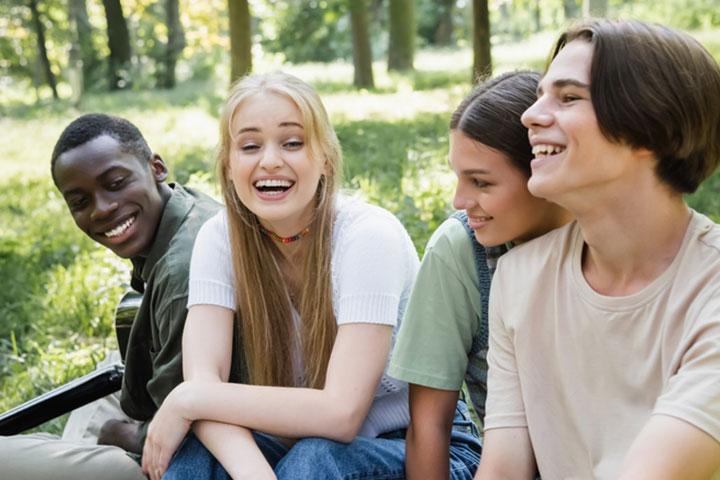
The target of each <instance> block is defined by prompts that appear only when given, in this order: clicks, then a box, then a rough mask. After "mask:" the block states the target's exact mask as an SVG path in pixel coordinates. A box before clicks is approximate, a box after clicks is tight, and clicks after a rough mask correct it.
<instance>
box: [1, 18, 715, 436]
mask: <svg viewBox="0 0 720 480" xmlns="http://www.w3.org/2000/svg"><path fill="white" fill-rule="evenodd" d="M698 37H699V38H700V40H701V41H702V42H703V43H705V44H706V45H708V48H710V49H711V50H712V51H713V52H714V54H715V55H716V56H720V32H710V33H702V34H699V35H698ZM552 39H553V35H552V34H541V35H538V36H537V37H535V38H533V39H531V40H529V41H528V42H524V43H523V44H516V45H498V46H497V47H495V48H494V51H493V54H494V60H495V64H496V72H497V73H500V72H502V71H507V70H510V69H513V68H528V67H534V68H541V66H542V64H543V62H544V59H545V56H546V54H547V52H548V50H549V48H550V45H551V43H552ZM470 65H471V52H470V51H469V50H433V51H421V52H419V54H418V55H417V58H416V68H417V71H416V72H415V73H413V74H409V75H396V74H392V75H391V74H388V73H387V72H386V69H385V65H384V63H383V62H377V63H376V64H375V66H374V71H375V76H376V84H377V88H376V89H374V90H370V91H366V90H363V91H356V90H354V89H353V88H351V87H350V83H351V79H352V66H351V65H350V64H348V63H345V62H337V63H333V64H329V65H321V64H303V65H288V66H282V68H283V69H284V70H286V71H288V72H290V73H293V74H296V75H298V76H300V77H301V78H303V79H305V80H307V81H309V82H311V83H312V84H313V85H315V86H316V88H317V89H318V91H319V92H320V94H321V96H322V98H323V101H324V102H325V104H326V106H327V108H328V111H329V112H330V115H331V118H332V120H333V123H334V125H335V127H336V130H337V133H338V136H339V138H340V140H341V143H342V146H343V151H344V156H345V166H344V178H345V180H344V187H345V188H346V189H349V190H353V191H359V192H361V193H362V194H363V195H365V196H366V197H367V198H368V199H369V200H370V201H372V202H374V203H377V204H379V205H382V206H384V207H386V208H388V209H389V210H391V211H393V212H394V213H395V214H396V215H397V216H398V217H399V218H400V220H401V221H402V222H403V223H404V224H405V226H406V227H407V229H408V231H409V232H410V235H411V237H412V238H413V241H414V242H415V245H416V247H417V249H418V251H419V252H422V250H423V248H424V245H425V242H426V241H427V239H428V237H429V235H430V234H431V233H432V231H433V230H434V229H435V228H436V227H437V226H438V225H439V223H440V222H442V221H443V220H444V219H445V217H446V215H447V213H448V212H449V211H450V200H451V198H452V190H453V187H454V176H453V175H452V173H451V172H450V171H449V169H448V167H447V164H446V162H447V150H448V143H447V124H448V121H449V116H450V112H451V111H452V110H453V109H454V108H455V106H456V105H457V104H458V102H459V101H460V99H461V98H462V97H463V96H464V95H465V94H466V93H467V92H468V91H469V89H470V82H469V77H470ZM277 68H279V66H278V65H276V64H273V63H272V62H271V61H269V60H264V61H261V62H259V64H258V65H257V66H256V70H257V71H269V70H275V69H277ZM226 87H227V85H226V84H225V82H224V80H207V81H202V82H201V81H190V82H185V83H183V84H181V85H179V86H178V88H176V89H175V90H172V91H130V92H117V93H112V94H109V93H105V94H90V95H88V96H87V97H86V98H84V99H83V102H82V104H81V105H80V106H79V107H75V106H72V105H70V104H69V102H68V101H67V100H61V101H59V102H52V101H47V100H42V101H40V102H39V103H33V102H30V101H27V100H25V97H27V93H25V95H24V96H23V95H21V94H20V93H19V92H18V91H14V90H12V89H8V90H7V91H3V92H0V173H1V174H2V177H1V178H0V411H4V410H6V409H8V408H10V407H12V406H14V405H16V404H18V403H20V402H22V401H25V400H27V399H29V398H32V397H33V396H36V395H37V394H39V393H41V392H43V391H46V390H48V389H50V388H51V387H52V386H54V385H58V384H61V383H63V382H66V381H68V380H69V379H71V378H74V377H76V376H79V375H81V374H83V373H85V372H87V371H89V370H91V369H92V368H93V367H94V366H95V364H96V363H97V362H98V361H100V360H101V359H102V358H103V357H104V355H105V353H106V351H107V349H108V348H110V347H111V346H112V345H113V343H114V339H113V336H112V335H113V334H112V326H111V318H112V314H113V310H114V307H115V303H116V302H117V299H118V298H119V295H120V294H121V292H122V291H123V289H124V288H125V287H126V285H125V282H127V280H128V271H129V266H128V264H127V263H126V262H124V261H120V260H118V259H116V258H115V257H113V256H112V255H111V254H110V253H108V252H106V251H105V250H103V249H101V248H99V247H97V246H96V245H94V244H93V243H92V242H91V241H89V240H88V239H86V238H84V237H83V235H82V234H81V233H80V232H79V231H77V229H76V227H75V226H74V224H73V223H72V220H71V218H70V215H69V214H68V212H67V211H66V208H65V205H64V203H63V201H62V199H61V198H60V197H59V195H58V194H57V192H56V191H55V189H54V187H53V186H52V185H51V181H50V176H49V162H50V155H51V150H52V148H53V145H54V142H55V140H56V139H57V137H58V136H59V134H60V132H61V131H62V129H63V128H64V127H65V126H66V125H67V124H68V123H69V122H70V121H71V120H72V119H73V118H75V117H76V116H78V115H79V114H82V113H86V112H90V111H102V112H106V113H111V114H116V115H120V116H124V117H126V118H128V119H130V120H131V121H132V122H133V123H135V124H136V125H138V126H139V127H140V129H141V130H142V131H143V133H144V134H145V136H146V138H147V140H148V142H149V144H150V146H151V147H152V148H153V149H154V150H155V151H156V152H158V153H159V154H160V155H161V156H163V158H164V159H165V160H166V162H167V163H168V165H169V166H170V168H171V172H172V175H173V176H174V178H176V179H178V180H179V181H181V182H183V183H191V184H193V185H196V186H199V187H200V188H203V189H206V190H208V191H211V192H212V191H214V190H215V187H214V181H213V179H212V173H211V172H212V170H213V155H214V149H215V145H216V144H217V139H218V131H217V117H218V112H219V108H220V106H221V103H222V101H223V97H224V92H225V90H226ZM689 201H690V203H691V204H692V205H693V206H694V207H696V208H697V209H699V210H700V211H702V212H705V213H708V214H710V215H712V216H713V217H714V218H715V220H716V221H720V174H718V173H716V174H715V175H714V176H713V177H712V178H711V179H710V180H709V181H708V182H706V184H705V185H704V186H703V187H702V188H701V189H700V191H699V192H698V193H696V194H695V195H693V196H691V197H690V199H689ZM61 428H62V420H60V421H56V422H54V423H51V424H49V425H46V426H44V427H43V429H46V430H50V431H54V432H58V431H60V429H61Z"/></svg>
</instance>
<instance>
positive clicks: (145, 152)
mask: <svg viewBox="0 0 720 480" xmlns="http://www.w3.org/2000/svg"><path fill="white" fill-rule="evenodd" d="M103 135H108V136H110V137H112V138H114V139H115V140H117V142H118V143H119V144H120V149H121V150H122V151H123V152H126V153H130V154H132V155H134V156H136V157H137V158H138V159H141V160H148V159H150V157H151V156H152V150H150V147H149V146H148V144H147V142H146V141H145V138H144V137H143V135H142V133H140V130H139V129H138V128H137V127H136V126H135V125H133V124H132V123H130V122H129V121H128V120H126V119H124V118H121V117H115V116H112V115H106V114H104V113H87V114H85V115H82V116H80V117H78V118H76V119H75V120H73V121H72V122H71V123H70V125H68V126H67V127H65V130H63V132H62V133H61V134H60V138H58V141H57V142H56V143H55V148H53V152H52V158H51V160H50V173H51V174H52V176H53V179H54V178H55V162H56V161H57V159H58V157H59V156H60V155H62V154H63V153H65V152H67V151H68V150H72V149H73V148H76V147H79V146H80V145H84V144H85V143H87V142H89V141H90V140H93V139H95V138H97V137H100V136H103Z"/></svg>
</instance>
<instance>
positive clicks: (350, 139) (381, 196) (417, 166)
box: [336, 115, 453, 253]
mask: <svg viewBox="0 0 720 480" xmlns="http://www.w3.org/2000/svg"><path fill="white" fill-rule="evenodd" d="M336 131H337V133H338V137H339V139H340V143H341V144H342V146H343V151H344V157H345V168H344V176H345V185H347V186H348V187H349V188H351V189H356V190H360V191H361V192H363V193H364V194H365V196H366V197H367V198H368V200H369V201H370V202H372V203H376V204H378V205H381V206H382V207H384V208H387V209H388V210H390V211H391V212H393V213H394V214H395V215H397V216H398V218H399V219H400V221H402V222H403V224H404V225H405V227H406V228H407V230H408V232H409V233H410V237H411V238H412V239H413V242H414V243H415V247H416V248H417V249H418V251H419V252H421V253H422V251H423V250H424V248H425V244H426V243H427V240H428V238H429V237H430V234H432V232H433V231H434V230H435V228H437V227H438V226H439V225H440V223H442V221H443V220H444V219H445V218H446V217H447V214H448V212H449V209H450V206H449V199H450V198H451V192H452V182H453V179H452V175H451V174H450V172H449V169H448V168H447V165H446V158H447V149H448V144H447V118H446V117H445V116H442V115H426V116H423V117H421V118H417V119H413V120H404V121H398V122H389V121H381V120H363V121H356V122H350V123H339V124H338V125H336Z"/></svg>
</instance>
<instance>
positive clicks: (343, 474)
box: [163, 401, 482, 480]
mask: <svg viewBox="0 0 720 480" xmlns="http://www.w3.org/2000/svg"><path fill="white" fill-rule="evenodd" d="M253 436H254V437H255V441H256V442H257V445H258V447H259V448H260V450H261V451H262V452H263V455H265V458H266V459H267V461H268V463H269V464H270V465H271V466H272V467H273V470H274V471H275V475H276V476H277V478H278V480H290V479H299V480H307V479H323V480H333V479H337V480H360V479H363V480H395V479H397V480H402V479H404V478H405V429H402V430H396V431H393V432H388V433H385V434H383V435H381V436H379V437H377V438H367V437H356V438H355V440H353V441H352V442H351V443H341V442H336V441H333V440H328V439H324V438H314V437H309V438H304V439H302V440H299V441H298V442H297V443H295V445H293V446H292V447H291V448H289V449H288V448H287V447H286V446H285V445H283V444H282V443H280V442H279V441H278V440H276V439H275V438H274V437H272V436H270V435H265V434H262V433H257V432H255V433H253ZM481 450H482V448H481V444H480V440H479V437H478V430H477V427H476V426H475V425H474V424H473V423H472V420H471V419H470V414H469V413H468V410H467V406H466V405H465V403H464V402H462V401H460V402H458V406H457V409H456V411H455V420H454V422H453V430H452V434H451V441H450V478H451V479H452V480H466V479H467V480H471V479H472V477H473V475H474V474H475V469H476V468H477V466H478V463H479V462H480V453H481ZM163 479H164V480H180V479H198V480H229V479H230V476H229V475H228V474H227V472H226V471H225V469H224V468H223V467H222V465H220V463H219V462H218V461H217V460H215V458H214V457H213V456H212V454H211V453H210V452H209V451H208V450H207V449H206V448H205V446H204V445H203V444H202V443H200V441H199V440H198V439H197V438H196V437H195V436H194V435H192V434H191V435H189V436H188V437H187V438H186V439H185V441H184V442H183V444H182V445H181V446H180V449H179V450H178V452H177V453H176V454H175V457H174V458H173V460H172V462H171V463H170V468H168V470H167V472H165V475H164V476H163Z"/></svg>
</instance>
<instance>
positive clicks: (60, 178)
mask: <svg viewBox="0 0 720 480" xmlns="http://www.w3.org/2000/svg"><path fill="white" fill-rule="evenodd" d="M116 168H122V169H125V170H128V171H134V172H139V173H144V172H145V171H147V166H146V161H144V160H141V159H139V158H138V157H137V156H135V155H133V154H131V153H128V152H124V151H123V150H122V148H121V146H120V143H119V142H118V141H117V140H116V139H114V138H113V137H111V136H109V135H101V136H99V137H95V138H93V139H92V140H90V141H88V142H85V143H83V144H82V145H78V146H77V147H75V148H73V149H71V150H68V151H66V152H64V153H63V154H62V155H60V156H59V157H58V158H57V160H56V161H55V167H54V176H55V183H56V184H57V186H58V188H59V189H60V190H61V191H63V190H64V189H65V187H69V186H71V185H72V184H75V183H79V182H82V181H85V180H88V179H91V180H95V179H98V178H99V177H101V176H102V175H103V174H105V173H106V172H108V171H110V170H113V169H116Z"/></svg>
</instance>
